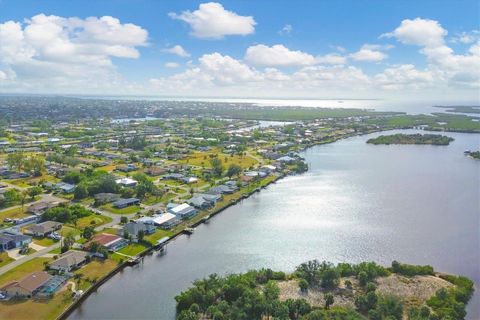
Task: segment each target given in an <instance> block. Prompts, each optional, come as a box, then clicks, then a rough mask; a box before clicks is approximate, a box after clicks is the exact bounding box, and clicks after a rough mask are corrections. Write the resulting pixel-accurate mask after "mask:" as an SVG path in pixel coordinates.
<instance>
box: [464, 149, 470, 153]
mask: <svg viewBox="0 0 480 320" xmlns="http://www.w3.org/2000/svg"><path fill="white" fill-rule="evenodd" d="M470 153H472V150H470V149H467V150H465V151H463V154H470Z"/></svg>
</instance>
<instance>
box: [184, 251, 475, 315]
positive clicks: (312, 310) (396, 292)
mask: <svg viewBox="0 0 480 320" xmlns="http://www.w3.org/2000/svg"><path fill="white" fill-rule="evenodd" d="M473 291H474V285H473V282H472V281H471V280H470V279H468V278H466V277H462V276H454V275H447V274H442V273H437V272H435V271H434V269H433V267H431V266H428V265H427V266H415V265H409V264H403V263H399V262H397V261H393V262H392V265H391V267H389V268H386V267H383V266H381V265H378V264H376V263H374V262H362V263H360V264H349V263H339V264H337V265H334V264H332V263H329V262H325V261H324V262H319V261H318V260H312V261H309V262H306V263H302V264H301V265H299V266H298V267H297V268H296V270H295V272H294V273H292V274H286V273H284V272H276V271H273V270H271V269H261V270H256V271H249V272H247V273H243V274H232V275H228V276H226V277H219V276H218V275H215V274H214V275H210V276H209V277H208V278H206V279H202V280H197V281H195V282H194V283H193V287H192V288H190V289H188V290H186V291H184V292H182V293H180V294H179V295H178V296H176V297H175V300H176V301H177V319H178V320H194V319H216V320H218V319H251V320H254V319H259V320H261V319H304V320H317V319H351V320H355V319H359V320H360V319H365V317H367V318H368V319H392V320H393V319H399V320H400V319H416V320H422V319H425V320H427V319H463V318H464V317H465V315H466V312H465V306H466V304H467V303H468V301H469V299H470V298H471V296H472V294H473Z"/></svg>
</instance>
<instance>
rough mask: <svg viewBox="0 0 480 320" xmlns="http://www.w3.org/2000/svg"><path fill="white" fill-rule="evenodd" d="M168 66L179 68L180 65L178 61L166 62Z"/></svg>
mask: <svg viewBox="0 0 480 320" xmlns="http://www.w3.org/2000/svg"><path fill="white" fill-rule="evenodd" d="M165 67H166V68H178V67H180V65H179V64H178V63H176V62H166V63H165Z"/></svg>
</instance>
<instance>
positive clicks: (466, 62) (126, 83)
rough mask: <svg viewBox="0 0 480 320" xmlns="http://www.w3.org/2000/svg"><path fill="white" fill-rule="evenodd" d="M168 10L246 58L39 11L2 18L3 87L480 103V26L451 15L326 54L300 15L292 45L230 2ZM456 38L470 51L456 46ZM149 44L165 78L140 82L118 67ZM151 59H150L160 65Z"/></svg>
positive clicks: (196, 32)
mask: <svg viewBox="0 0 480 320" xmlns="http://www.w3.org/2000/svg"><path fill="white" fill-rule="evenodd" d="M164 14H165V15H167V16H168V17H169V19H171V20H172V21H174V22H176V23H178V24H179V27H184V28H185V32H187V33H188V34H189V36H188V37H189V38H191V39H192V40H191V41H192V43H193V41H197V42H198V41H207V42H208V41H209V42H219V41H225V39H227V38H232V37H237V38H241V39H242V41H241V44H242V45H239V48H240V49H239V50H238V54H237V55H232V54H226V53H222V52H221V51H219V50H212V51H205V52H202V53H197V54H193V53H191V52H190V51H191V50H193V47H192V46H194V44H192V43H188V42H187V43H176V42H175V43H169V44H168V45H163V47H162V48H161V49H157V47H158V46H159V45H160V44H158V43H156V42H155V41H156V40H157V39H152V38H151V37H150V32H151V30H147V28H146V27H144V26H142V21H136V22H135V23H133V22H128V23H127V22H124V21H121V19H120V18H117V17H112V16H88V17H86V18H78V17H64V16H57V15H53V14H45V13H38V14H36V15H34V16H32V17H26V18H25V19H24V20H20V21H19V20H6V21H3V20H0V92H4V93H13V92H21V93H76V94H120V93H121V94H136V95H139V94H154V95H172V96H173V95H177V96H237V97H238V96H246V97H252V96H253V97H255V96H257V97H262V96H269V97H272V96H279V97H312V98H322V97H334V96H341V97H390V96H402V95H404V94H405V93H406V92H408V93H413V94H417V95H423V94H424V95H431V96H434V95H442V96H443V95H453V96H462V97H465V96H467V97H468V98H471V99H475V100H478V96H479V95H478V92H479V89H480V71H479V70H480V31H479V30H468V31H463V32H461V33H458V34H454V35H452V36H449V32H448V30H446V29H445V28H444V27H442V24H441V21H437V20H434V19H429V18H424V17H423V18H422V17H416V18H405V19H403V20H401V21H398V25H397V27H396V28H394V29H393V30H382V31H381V32H379V33H378V35H377V36H376V37H374V38H371V39H365V42H364V43H363V45H361V46H360V47H357V48H356V49H355V50H350V51H349V50H346V49H345V48H344V46H343V44H341V45H342V46H341V47H340V46H338V45H333V44H332V45H331V46H330V47H328V48H325V50H328V51H323V52H322V53H318V52H312V51H310V52H309V51H307V50H302V49H300V48H297V47H296V45H295V41H294V39H295V37H296V32H297V29H296V28H295V25H293V24H291V23H290V21H282V27H280V29H277V31H276V32H275V34H276V37H275V39H277V38H278V37H281V38H282V39H285V43H279V42H277V40H275V41H273V42H270V41H266V40H265V38H264V37H262V38H260V39H259V38H256V31H257V30H256V29H257V28H258V27H259V26H261V24H262V21H261V20H260V19H257V18H256V17H255V12H252V13H250V14H249V15H242V14H240V13H237V12H234V11H232V10H229V9H227V8H225V7H224V6H223V5H222V4H220V3H216V2H210V3H201V4H200V5H199V6H198V8H192V9H190V10H184V11H181V12H165V13H164ZM272 14H273V13H272ZM158 27H159V28H160V27H161V26H158ZM162 32H163V33H168V29H163V31H162ZM317 32H318V33H320V32H321V30H319V31H317ZM325 32H326V31H325ZM272 38H273V37H272ZM312 40H313V39H312ZM244 43H246V48H244V49H243V50H242V48H243V44H244ZM287 43H288V44H287ZM456 44H461V45H463V46H464V47H465V49H464V50H463V51H462V52H460V53H459V52H455V50H454V49H453V48H452V45H456ZM347 45H348V44H347ZM207 47H208V46H207ZM402 47H410V48H414V49H415V50H416V51H418V53H419V54H420V55H421V56H422V57H423V59H424V61H423V62H422V63H418V61H416V62H417V63H414V62H411V61H409V59H408V57H406V58H405V61H402V62H398V61H393V62H392V61H390V55H391V54H392V53H394V52H395V50H399V48H402ZM148 50H151V51H153V52H155V53H156V52H159V53H160V55H159V56H157V57H155V63H153V64H161V65H163V66H164V69H162V70H159V71H158V74H155V75H154V76H151V77H147V78H143V79H142V77H141V76H139V74H135V77H134V78H135V80H132V79H131V73H129V72H125V73H123V72H122V70H120V68H119V67H118V65H119V64H122V65H125V64H128V62H129V61H141V60H142V55H143V52H148ZM242 51H243V52H242ZM151 55H152V54H151V53H150V54H149V57H150V58H149V60H148V61H146V62H145V63H146V64H148V63H152V62H151V60H152V58H151ZM157 60H158V61H157ZM127 69H128V68H127ZM139 78H140V80H139Z"/></svg>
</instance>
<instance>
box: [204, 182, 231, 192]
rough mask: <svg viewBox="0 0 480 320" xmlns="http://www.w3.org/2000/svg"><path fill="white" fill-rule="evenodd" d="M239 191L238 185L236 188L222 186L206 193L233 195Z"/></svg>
mask: <svg viewBox="0 0 480 320" xmlns="http://www.w3.org/2000/svg"><path fill="white" fill-rule="evenodd" d="M237 189H238V187H237V186H236V185H235V186H234V187H231V186H227V185H224V184H222V185H220V186H217V187H213V188H211V189H210V190H208V191H207V192H205V193H207V194H232V193H234V192H235V191H236V190H237Z"/></svg>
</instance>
